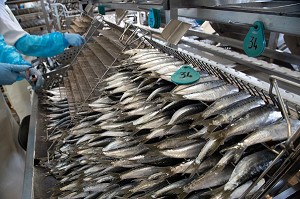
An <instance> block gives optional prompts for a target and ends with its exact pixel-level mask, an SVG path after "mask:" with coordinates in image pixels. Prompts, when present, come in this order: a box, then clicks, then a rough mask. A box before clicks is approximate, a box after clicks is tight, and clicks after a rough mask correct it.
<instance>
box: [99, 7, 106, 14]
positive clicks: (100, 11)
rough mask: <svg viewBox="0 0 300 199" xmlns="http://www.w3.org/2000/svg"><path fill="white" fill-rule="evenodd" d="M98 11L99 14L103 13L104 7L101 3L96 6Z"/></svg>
mask: <svg viewBox="0 0 300 199" xmlns="http://www.w3.org/2000/svg"><path fill="white" fill-rule="evenodd" d="M98 13H99V14H101V15H105V7H104V6H103V5H99V6H98Z"/></svg>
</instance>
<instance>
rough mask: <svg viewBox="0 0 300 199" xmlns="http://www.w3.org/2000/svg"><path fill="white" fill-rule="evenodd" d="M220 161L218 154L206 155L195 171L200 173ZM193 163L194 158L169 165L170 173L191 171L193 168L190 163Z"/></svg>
mask: <svg viewBox="0 0 300 199" xmlns="http://www.w3.org/2000/svg"><path fill="white" fill-rule="evenodd" d="M219 161H220V156H219V155H214V156H211V157H208V158H207V159H205V160H204V161H203V163H202V164H201V165H200V166H198V167H197V173H198V174H201V173H203V172H205V171H206V170H208V169H211V168H213V167H214V166H215V165H216V164H217V163H218V162H219ZM193 163H194V160H190V161H187V162H184V163H181V164H179V165H177V166H174V167H171V168H170V170H171V173H172V174H178V173H193V172H194V168H192V167H191V165H192V164H193Z"/></svg>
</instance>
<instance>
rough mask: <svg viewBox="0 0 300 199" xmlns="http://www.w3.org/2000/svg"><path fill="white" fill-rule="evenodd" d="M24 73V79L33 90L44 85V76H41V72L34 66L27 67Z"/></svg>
mask: <svg viewBox="0 0 300 199" xmlns="http://www.w3.org/2000/svg"><path fill="white" fill-rule="evenodd" d="M25 73H26V79H27V81H28V82H29V84H30V85H31V86H32V89H33V90H37V89H39V88H41V87H42V86H43V85H44V82H45V80H44V78H43V76H42V73H41V72H40V71H38V70H37V69H35V68H29V70H28V71H26V72H25Z"/></svg>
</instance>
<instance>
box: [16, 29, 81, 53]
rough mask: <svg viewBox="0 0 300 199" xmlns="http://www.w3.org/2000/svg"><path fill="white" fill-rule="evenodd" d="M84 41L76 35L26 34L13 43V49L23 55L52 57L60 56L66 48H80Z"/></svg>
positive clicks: (56, 33) (55, 33) (54, 33)
mask: <svg viewBox="0 0 300 199" xmlns="http://www.w3.org/2000/svg"><path fill="white" fill-rule="evenodd" d="M84 42H85V39H84V38H83V37H82V36H80V35H78V34H68V33H65V34H63V33H60V32H53V33H49V34H44V35H40V36H38V35H30V34H26V35H24V36H23V37H21V38H20V39H18V41H17V42H16V43H15V47H16V48H17V49H18V50H19V51H20V52H21V53H22V54H24V55H28V56H36V57H52V56H55V55H57V54H60V53H62V52H63V51H64V49H65V48H66V47H68V46H80V45H82V44H83V43H84Z"/></svg>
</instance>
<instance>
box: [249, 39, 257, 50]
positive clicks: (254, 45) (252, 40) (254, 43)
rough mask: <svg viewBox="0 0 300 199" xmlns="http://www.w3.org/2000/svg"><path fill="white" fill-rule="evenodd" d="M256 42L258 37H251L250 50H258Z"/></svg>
mask: <svg viewBox="0 0 300 199" xmlns="http://www.w3.org/2000/svg"><path fill="white" fill-rule="evenodd" d="M256 40H257V38H256V37H253V36H251V40H250V46H248V48H249V49H251V48H253V47H254V48H255V50H256V48H257V44H256Z"/></svg>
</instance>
